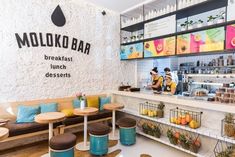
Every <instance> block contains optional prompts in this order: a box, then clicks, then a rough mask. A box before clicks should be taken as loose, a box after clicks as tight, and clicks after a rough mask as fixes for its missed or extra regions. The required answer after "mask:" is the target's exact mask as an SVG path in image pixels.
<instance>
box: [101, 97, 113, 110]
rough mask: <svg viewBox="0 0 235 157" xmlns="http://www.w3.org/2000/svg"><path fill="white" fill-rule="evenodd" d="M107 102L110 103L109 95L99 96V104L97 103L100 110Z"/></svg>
mask: <svg viewBox="0 0 235 157" xmlns="http://www.w3.org/2000/svg"><path fill="white" fill-rule="evenodd" d="M109 103H111V97H100V104H99V106H100V107H99V108H100V111H102V110H103V109H104V108H103V107H104V105H105V104H109Z"/></svg>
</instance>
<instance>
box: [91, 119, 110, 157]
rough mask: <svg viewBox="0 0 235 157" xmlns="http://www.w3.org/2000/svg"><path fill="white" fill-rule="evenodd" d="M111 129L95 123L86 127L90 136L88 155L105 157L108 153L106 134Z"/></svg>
mask: <svg viewBox="0 0 235 157" xmlns="http://www.w3.org/2000/svg"><path fill="white" fill-rule="evenodd" d="M110 131H111V129H110V128H109V127H108V126H106V125H104V124H101V123H95V124H91V125H89V126H88V132H89V134H90V153H91V154H92V155H98V156H101V155H105V154H107V153H108V141H109V139H108V134H109V133H110Z"/></svg>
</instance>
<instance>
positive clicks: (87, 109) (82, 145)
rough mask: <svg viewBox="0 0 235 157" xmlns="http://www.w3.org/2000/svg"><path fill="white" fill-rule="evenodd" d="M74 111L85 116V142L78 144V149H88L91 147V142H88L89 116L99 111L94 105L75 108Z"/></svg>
mask: <svg viewBox="0 0 235 157" xmlns="http://www.w3.org/2000/svg"><path fill="white" fill-rule="evenodd" d="M73 113H74V114H75V115H77V116H84V137H83V138H84V139H83V142H81V143H78V144H77V145H76V149H77V150H80V151H87V150H89V149H90V145H89V142H87V118H88V116H90V115H94V114H97V113H98V109H97V108H94V107H85V108H84V109H80V108H77V109H74V111H73Z"/></svg>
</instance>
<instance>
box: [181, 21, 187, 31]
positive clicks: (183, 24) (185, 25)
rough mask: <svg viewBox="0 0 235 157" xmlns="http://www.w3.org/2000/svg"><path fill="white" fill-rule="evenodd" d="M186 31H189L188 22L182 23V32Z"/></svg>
mask: <svg viewBox="0 0 235 157" xmlns="http://www.w3.org/2000/svg"><path fill="white" fill-rule="evenodd" d="M186 29H187V21H185V22H184V23H182V24H181V25H180V30H181V31H186Z"/></svg>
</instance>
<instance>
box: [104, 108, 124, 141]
mask: <svg viewBox="0 0 235 157" xmlns="http://www.w3.org/2000/svg"><path fill="white" fill-rule="evenodd" d="M123 108H124V105H121V104H117V103H111V104H105V105H104V109H105V110H110V111H112V112H113V114H112V116H113V118H112V125H113V126H112V133H111V134H110V137H109V139H110V140H119V135H118V134H116V135H115V130H116V124H115V123H116V120H115V117H116V115H115V114H116V110H120V109H123Z"/></svg>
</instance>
